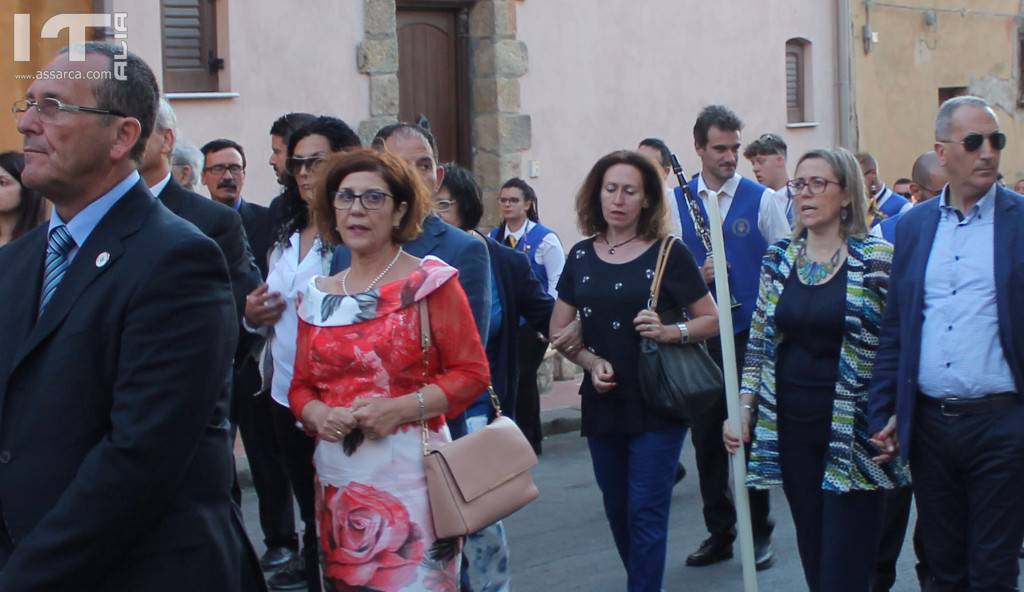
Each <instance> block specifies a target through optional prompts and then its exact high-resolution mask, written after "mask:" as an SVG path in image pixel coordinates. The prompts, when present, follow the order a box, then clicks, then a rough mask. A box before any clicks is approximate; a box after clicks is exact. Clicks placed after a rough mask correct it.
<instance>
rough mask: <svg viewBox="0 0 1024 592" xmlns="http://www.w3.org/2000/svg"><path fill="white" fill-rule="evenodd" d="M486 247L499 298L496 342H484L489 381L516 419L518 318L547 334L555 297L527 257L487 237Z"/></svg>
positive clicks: (508, 414)
mask: <svg viewBox="0 0 1024 592" xmlns="http://www.w3.org/2000/svg"><path fill="white" fill-rule="evenodd" d="M486 240H487V250H488V251H489V253H490V255H491V266H492V267H493V268H494V278H495V280H496V281H497V287H498V295H499V297H500V298H501V334H500V335H498V337H497V342H496V343H494V344H491V343H490V342H487V358H488V361H489V362H490V363H491V385H492V386H494V391H495V392H496V393H498V401H499V402H500V403H501V410H502V413H503V414H504V415H507V416H509V417H511V418H512V419H515V411H516V394H517V392H518V390H519V389H518V384H519V359H518V352H519V345H518V344H519V319H520V317H522V318H523V319H526V323H527V324H529V325H530V326H531V327H533V328H534V329H536V330H537V332H539V333H543V334H544V336H545V337H547V335H548V325H549V324H550V322H551V311H552V309H554V307H555V299H554V298H552V297H551V295H550V294H548V293H547V292H545V291H544V286H542V285H541V283H540V280H539V279H537V276H536V274H534V273H533V269H532V268H531V267H530V258H529V257H528V256H527V255H526V254H525V253H521V252H519V251H516V250H515V249H510V248H508V247H506V246H504V245H502V244H501V243H499V242H498V241H496V240H494V239H493V238H490V237H487V238H486Z"/></svg>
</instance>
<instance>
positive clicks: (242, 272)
mask: <svg viewBox="0 0 1024 592" xmlns="http://www.w3.org/2000/svg"><path fill="white" fill-rule="evenodd" d="M157 197H158V198H160V201H162V202H163V204H164V205H165V206H167V209H169V210H170V211H172V212H174V213H175V214H177V215H179V216H181V217H182V218H184V219H186V220H188V221H189V222H191V223H192V224H195V226H196V228H198V229H199V230H200V231H201V232H202V233H203V234H205V235H206V236H208V237H210V238H212V239H213V240H214V242H216V243H217V246H219V247H220V250H221V252H222V253H223V254H224V258H225V259H226V260H227V265H228V272H229V273H230V274H231V291H232V292H233V293H234V296H235V310H236V311H237V317H236V318H237V319H238V320H239V321H241V318H242V315H243V314H245V297H246V296H247V295H248V294H249V292H252V291H253V290H255V289H256V288H258V287H259V285H260V283H261V281H262V278H261V277H260V269H259V268H258V267H257V266H256V261H255V260H254V259H253V255H252V254H253V252H252V250H250V248H249V242H248V241H247V240H246V236H245V228H244V227H243V226H242V218H241V217H240V216H239V215H238V212H236V211H234V210H233V209H231V208H229V207H227V206H226V205H224V204H221V203H217V202H215V201H213V200H212V199H207V198H205V197H203V196H202V195H199V194H198V193H193V192H191V191H189V190H188V189H185V188H184V187H182V186H181V185H180V184H178V182H177V181H175V180H174V177H171V180H170V182H169V183H167V186H166V187H164V188H163V191H161V192H160V195H158V196H157Z"/></svg>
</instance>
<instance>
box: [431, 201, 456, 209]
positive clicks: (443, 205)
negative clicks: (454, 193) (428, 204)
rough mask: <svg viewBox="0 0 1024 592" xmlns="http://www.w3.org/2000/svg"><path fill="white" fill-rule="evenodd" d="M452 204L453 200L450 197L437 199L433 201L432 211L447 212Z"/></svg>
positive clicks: (453, 203)
mask: <svg viewBox="0 0 1024 592" xmlns="http://www.w3.org/2000/svg"><path fill="white" fill-rule="evenodd" d="M453 205H455V202H454V201H452V200H450V199H439V200H437V201H435V202H434V211H435V212H447V211H448V210H450V209H452V206H453Z"/></svg>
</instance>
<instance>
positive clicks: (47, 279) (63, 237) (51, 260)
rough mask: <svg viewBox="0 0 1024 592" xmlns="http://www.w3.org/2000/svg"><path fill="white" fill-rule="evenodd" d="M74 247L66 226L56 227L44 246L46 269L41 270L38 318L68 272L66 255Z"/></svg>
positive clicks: (73, 240)
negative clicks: (41, 287)
mask: <svg viewBox="0 0 1024 592" xmlns="http://www.w3.org/2000/svg"><path fill="white" fill-rule="evenodd" d="M74 246H75V239H74V238H72V237H71V233H70V232H68V228H67V226H58V227H56V228H54V229H53V232H51V233H50V241H49V244H47V245H46V268H45V269H44V270H43V291H42V296H40V298H39V316H42V315H43V309H45V308H46V303H48V302H49V301H50V298H53V294H54V293H55V292H56V291H57V286H58V285H60V281H61V280H62V279H64V273H65V272H67V270H68V265H69V261H68V253H70V252H71V249H72V248H73V247H74Z"/></svg>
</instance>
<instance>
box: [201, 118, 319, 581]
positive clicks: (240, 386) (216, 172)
mask: <svg viewBox="0 0 1024 592" xmlns="http://www.w3.org/2000/svg"><path fill="white" fill-rule="evenodd" d="M200 151H201V152H202V154H203V160H204V164H203V168H202V171H203V174H202V181H203V184H204V185H206V187H207V189H208V190H209V191H210V197H212V198H213V200H214V201H216V202H218V203H220V204H223V205H225V206H227V207H229V208H231V209H233V210H235V211H237V212H238V214H239V215H240V216H241V217H242V225H243V226H244V227H245V235H246V237H247V238H248V241H249V245H250V247H251V249H252V252H253V254H254V255H255V257H256V265H257V266H258V267H259V269H260V281H261V282H262V280H264V279H266V277H267V254H268V253H269V251H270V242H271V238H270V234H271V230H270V215H269V213H268V211H267V208H265V207H263V206H260V205H257V204H254V203H249V202H247V201H245V200H244V199H242V189H243V188H244V187H245V167H246V162H245V151H244V150H243V149H242V146H241V145H239V144H238V143H237V142H234V141H232V140H227V139H223V138H221V139H217V140H211V141H209V142H207V143H206V144H205V145H203V147H202V148H200ZM264 341H265V340H264V338H263V337H262V336H261V335H260V334H258V333H253V332H250V331H246V330H244V328H243V330H242V331H241V332H240V333H239V336H238V343H239V348H238V350H239V353H238V356H237V357H236V358H235V376H234V378H235V382H234V384H235V388H234V396H233V398H232V406H231V418H232V421H234V422H235V424H236V425H237V426H238V431H239V432H240V433H241V434H242V443H243V444H244V445H245V454H246V458H247V459H248V461H249V470H250V472H251V474H252V480H253V485H254V487H255V488H256V497H257V500H258V502H259V514H260V526H261V528H262V529H263V540H264V543H265V544H266V547H267V552H266V553H265V554H264V555H263V557H262V558H261V559H260V565H261V566H262V567H263V569H274V568H277V567H280V566H282V565H284V564H286V563H287V562H288V561H289V560H290V559H291V558H292V557H293V556H294V555H295V552H296V551H297V550H298V546H299V538H298V535H297V534H296V532H295V510H294V508H293V507H292V488H291V485H290V483H289V481H288V473H287V472H286V471H285V465H284V462H283V460H282V456H281V450H280V446H278V442H277V440H276V439H275V438H274V426H273V422H272V421H271V415H270V404H271V402H270V395H269V394H268V393H266V392H262V391H261V387H262V386H263V384H262V383H263V377H262V376H261V375H260V366H259V362H260V360H259V357H260V353H261V352H262V350H263V344H264ZM235 492H236V496H237V497H238V498H240V497H241V489H240V488H239V486H238V480H237V479H236V480H235Z"/></svg>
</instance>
